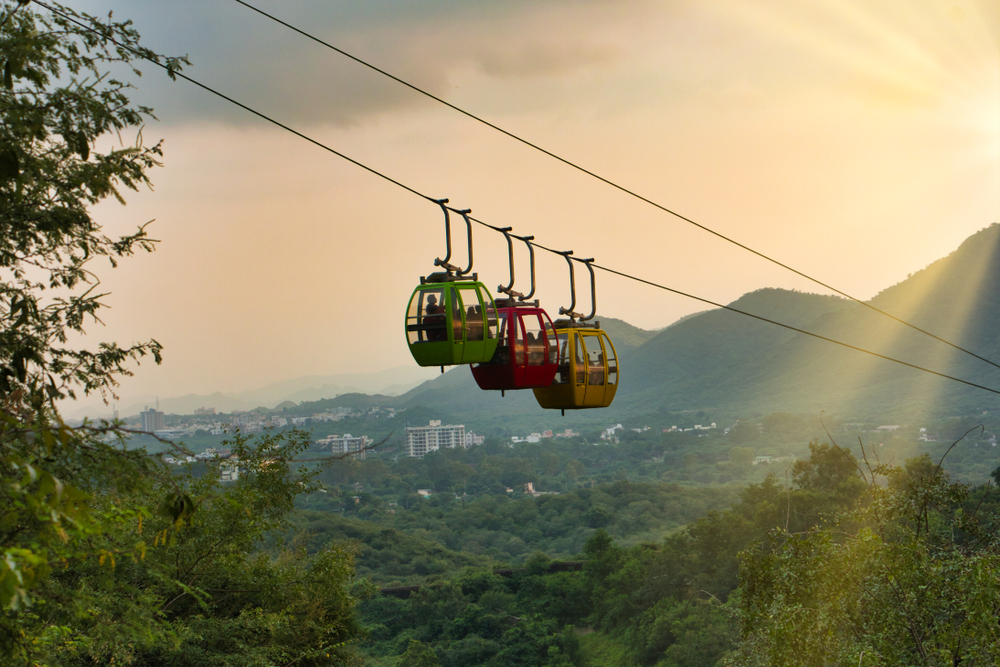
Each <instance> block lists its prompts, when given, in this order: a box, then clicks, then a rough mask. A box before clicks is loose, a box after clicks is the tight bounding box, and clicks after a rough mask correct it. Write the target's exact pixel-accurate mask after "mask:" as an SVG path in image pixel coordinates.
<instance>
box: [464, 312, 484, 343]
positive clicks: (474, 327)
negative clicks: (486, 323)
mask: <svg viewBox="0 0 1000 667" xmlns="http://www.w3.org/2000/svg"><path fill="white" fill-rule="evenodd" d="M476 308H477V306H469V311H468V312H467V313H466V314H465V326H466V329H467V330H468V332H469V337H468V340H482V339H483V315H482V311H480V312H479V314H477V313H476Z"/></svg>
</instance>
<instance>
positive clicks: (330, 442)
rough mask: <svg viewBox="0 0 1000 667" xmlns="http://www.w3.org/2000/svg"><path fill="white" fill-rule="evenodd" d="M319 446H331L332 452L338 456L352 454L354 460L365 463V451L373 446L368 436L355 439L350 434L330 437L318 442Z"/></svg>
mask: <svg viewBox="0 0 1000 667" xmlns="http://www.w3.org/2000/svg"><path fill="white" fill-rule="evenodd" d="M316 442H317V444H320V445H324V446H329V447H330V452H331V453H332V454H334V455H336V454H350V455H351V458H352V459H357V460H359V461H363V460H364V458H365V449H366V448H367V447H368V446H369V445H371V444H372V439H371V438H369V437H368V436H367V435H362V436H360V437H357V438H355V437H354V436H353V435H351V434H350V433H345V434H344V435H330V436H327V437H325V438H321V439H319V440H317V441H316Z"/></svg>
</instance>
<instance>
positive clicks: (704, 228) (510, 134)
mask: <svg viewBox="0 0 1000 667" xmlns="http://www.w3.org/2000/svg"><path fill="white" fill-rule="evenodd" d="M233 1H234V2H236V3H238V4H240V5H243V6H244V7H246V8H247V9H249V10H251V11H254V12H256V13H258V14H260V15H261V16H264V17H266V18H268V19H271V20H272V21H274V22H275V23H278V24H280V25H283V26H285V27H286V28H288V29H289V30H292V31H294V32H297V33H298V34H300V35H302V36H303V37H305V38H307V39H311V40H312V41H314V42H316V43H318V44H321V45H323V46H325V47H327V48H328V49H331V50H333V51H336V52H337V53H339V54H340V55H342V56H344V57H346V58H350V59H351V60H353V61H354V62H356V63H358V64H360V65H363V66H365V67H367V68H369V69H371V70H373V71H375V72H378V73H379V74H382V75H383V76H386V77H388V78H390V79H392V80H393V81H396V82H397V83H400V84H402V85H404V86H406V87H407V88H409V89H411V90H413V91H415V92H417V93H420V94H421V95H424V96H425V97H428V98H430V99H432V100H434V101H435V102H439V103H441V104H443V105H445V106H446V107H448V108H450V109H452V110H454V111H457V112H458V113H460V114H462V115H464V116H467V117H468V118H471V119H472V120H474V121H476V122H479V123H482V124H483V125H486V126H487V127H489V128H491V129H493V130H496V131H497V132H499V133H501V134H503V135H505V136H507V137H509V138H511V139H513V140H515V141H517V142H520V143H522V144H524V145H525V146H528V147H529V148H533V149H534V150H536V151H538V152H540V153H543V154H545V155H547V156H549V157H550V158H552V159H554V160H558V161H559V162H562V163H563V164H565V165H566V166H569V167H572V168H573V169H576V170H577V171H580V172H582V173H584V174H587V175H588V176H590V177H592V178H595V179H597V180H599V181H601V182H602V183H604V184H606V185H610V186H611V187H613V188H615V189H616V190H620V191H621V192H624V193H625V194H627V195H630V196H631V197H634V198H636V199H638V200H639V201H641V202H644V203H646V204H649V205H650V206H653V207H654V208H657V209H659V210H661V211H663V212H664V213H669V214H670V215H672V216H674V217H676V218H678V219H680V220H683V221H684V222H687V223H689V224H691V225H694V226H695V227H697V228H699V229H701V230H702V231H705V232H708V233H709V234H712V235H714V236H717V237H718V238H720V239H722V240H723V241H726V242H728V243H731V244H733V245H735V246H736V247H738V248H741V249H743V250H746V251H747V252H750V253H753V254H754V255H757V256H758V257H760V258H761V259H764V260H767V261H768V262H771V263H772V264H776V265H777V266H780V267H781V268H783V269H785V270H787V271H791V272H792V273H794V274H796V275H797V276H799V277H801V278H805V279H806V280H808V281H810V282H812V283H815V284H816V285H819V286H820V287H823V288H825V289H828V290H830V291H831V292H834V293H836V294H839V295H840V296H842V297H844V298H845V299H849V300H851V301H854V302H855V303H859V304H861V305H862V306H864V307H865V308H868V309H869V310H873V311H875V312H876V313H879V314H880V315H884V316H885V317H888V318H889V319H892V320H895V321H896V322H898V323H900V324H903V325H905V326H908V327H909V328H911V329H913V330H915V331H919V332H920V333H922V334H924V335H926V336H930V337H931V338H933V339H934V340H937V341H939V342H941V343H944V344H945V345H949V346H951V347H953V348H955V349H956V350H959V351H961V352H964V353H965V354H968V355H971V356H973V357H975V358H976V359H979V360H980V361H984V362H986V363H987V364H989V365H991V366H993V367H995V368H998V369H1000V364H998V363H996V362H994V361H991V360H990V359H987V358H986V357H983V356H980V355H978V354H976V353H975V352H972V351H971V350H967V349H966V348H964V347H961V346H959V345H956V344H955V343H952V342H951V341H948V340H945V339H944V338H941V337H940V336H938V335H936V334H933V333H931V332H930V331H927V330H925V329H922V328H920V327H918V326H917V325H915V324H911V323H910V322H907V321H906V320H904V319H902V318H900V317H896V316H895V315H893V314H891V313H888V312H886V311H884V310H882V309H881V308H878V307H876V306H873V305H871V304H870V303H868V302H867V301H863V300H861V299H859V298H857V297H855V296H852V295H850V294H848V293H847V292H844V291H841V290H839V289H837V288H836V287H833V286H832V285H829V284H827V283H825V282H823V281H822V280H819V279H818V278H814V277H812V276H810V275H809V274H807V273H805V272H803V271H799V270H798V269H796V268H793V267H791V266H789V265H788V264H785V263H783V262H781V261H779V260H777V259H774V258H773V257H770V256H768V255H766V254H764V253H763V252H760V251H759V250H754V249H753V248H751V247H750V246H748V245H745V244H743V243H740V242H739V241H737V240H735V239H733V238H732V237H729V236H726V235H725V234H723V233H722V232H717V231H715V230H714V229H712V228H710V227H707V226H706V225H703V224H701V223H699V222H695V221H694V220H692V219H691V218H688V217H687V216H684V215H682V214H680V213H678V212H677V211H674V210H671V209H669V208H667V207H666V206H663V205H662V204H659V203H657V202H655V201H653V200H651V199H649V198H647V197H644V196H643V195H641V194H639V193H637V192H635V191H634V190H630V189H628V188H626V187H625V186H623V185H619V184H618V183H616V182H614V181H612V180H611V179H609V178H605V177H604V176H601V175H600V174H598V173H596V172H594V171H591V170H589V169H587V168H585V167H582V166H580V165H578V164H576V163H575V162H573V161H571V160H568V159H566V158H564V157H561V156H559V155H557V154H556V153H553V152H552V151H549V150H546V149H545V148H542V147H541V146H539V145H538V144H535V143H532V142H531V141H528V140H527V139H524V138H522V137H520V136H518V135H516V134H514V133H513V132H509V131H507V130H505V129H503V128H502V127H500V126H498V125H495V124H494V123H491V122H490V121H488V120H486V119H484V118H482V117H480V116H477V115H475V114H473V113H471V112H469V111H466V110H465V109H462V108H461V107H457V106H455V105H454V104H452V103H451V102H448V101H446V100H444V99H442V98H440V97H438V96H437V95H434V94H433V93H430V92H428V91H426V90H424V89H423V88H420V87H418V86H416V85H414V84H412V83H410V82H408V81H406V80H404V79H401V78H399V77H398V76H395V75H394V74H390V73H389V72H387V71H385V70H383V69H380V68H379V67H376V66H375V65H372V64H371V63H369V62H367V61H365V60H362V59H361V58H359V57H357V56H355V55H352V54H350V53H348V52H347V51H344V50H343V49H340V48H338V47H336V46H334V45H333V44H330V43H329V42H325V41H323V40H322V39H320V38H318V37H315V36H314V35H311V34H309V33H308V32H306V31H304V30H301V29H300V28H297V27H295V26H294V25H292V24H290V23H287V22H285V21H282V20H281V19H279V18H278V17H276V16H273V15H272V14H269V13H267V12H265V11H264V10H262V9H259V8H257V7H254V6H253V5H251V4H249V3H247V2H244V0H233Z"/></svg>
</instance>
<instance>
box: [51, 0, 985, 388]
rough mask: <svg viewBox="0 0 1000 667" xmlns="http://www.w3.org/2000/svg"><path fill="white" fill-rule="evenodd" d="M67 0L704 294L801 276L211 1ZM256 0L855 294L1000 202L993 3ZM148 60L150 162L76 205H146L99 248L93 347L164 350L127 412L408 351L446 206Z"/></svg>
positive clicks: (356, 155) (611, 300) (223, 82)
mask: <svg viewBox="0 0 1000 667" xmlns="http://www.w3.org/2000/svg"><path fill="white" fill-rule="evenodd" d="M71 4H72V5H73V6H74V7H76V8H77V9H80V10H83V11H87V12H88V13H92V14H107V12H108V11H109V10H113V11H114V16H115V18H117V19H122V18H126V17H127V18H131V19H133V21H134V22H135V26H136V28H137V29H138V30H139V32H140V33H141V34H142V35H143V38H144V41H145V43H146V44H147V46H149V47H151V48H153V49H156V50H157V51H160V52H164V53H168V54H185V53H186V54H188V55H189V57H190V59H191V61H192V66H191V67H189V68H187V69H186V70H185V73H186V74H188V75H189V76H191V77H193V78H195V79H198V80H199V81H201V82H203V83H205V84H206V85H209V86H212V87H214V88H217V89H218V90H220V91H222V92H224V93H226V94H227V95H230V96H231V97H234V98H236V99H238V100H240V101H241V102H243V103H245V104H247V105H249V106H251V107H253V108H255V109H257V110H259V111H261V112H263V113H266V114H268V115H270V116H272V117H274V118H275V119H277V120H280V121H281V122H283V123H285V124H287V125H290V126H293V127H294V128H296V129H297V130H299V131H301V132H303V133H304V134H307V135H309V136H310V137H313V138H314V139H316V140H318V141H321V142H323V143H325V144H327V145H329V146H330V147H332V148H335V149H336V150H338V151H341V152H343V153H345V154H347V155H349V156H350V157H352V158H353V159H355V160H358V161H360V162H363V163H365V164H366V165H369V166H370V167H372V168H373V169H376V170H378V171H380V172H383V173H385V174H386V175H388V176H390V177H392V178H394V179H396V180H398V181H401V182H403V183H405V184H407V185H408V186H410V187H412V188H414V189H416V190H418V191H420V192H422V193H425V194H428V195H431V196H434V197H448V198H450V200H451V203H452V204H453V205H455V206H457V207H468V208H471V209H472V210H473V215H474V216H476V217H477V218H480V219H482V220H484V221H486V222H488V223H491V224H494V225H498V226H511V227H513V228H514V232H515V233H517V234H533V235H535V237H536V239H537V240H538V241H539V242H540V243H542V244H544V245H547V246H550V247H555V248H561V249H572V250H574V251H575V254H576V255H577V256H578V257H595V258H596V260H597V262H598V263H599V264H602V265H605V266H608V267H611V268H615V269H618V270H622V271H626V272H629V273H633V274H636V275H638V276H641V277H643V278H646V279H648V280H652V281H655V282H659V283H662V284H665V285H669V286H671V287H675V288H677V289H680V290H684V291H688V292H692V293H694V294H697V295H699V296H703V297H705V298H708V299H712V300H714V301H718V302H723V303H728V302H730V301H732V300H734V299H736V298H738V297H739V296H740V295H742V294H744V293H746V292H749V291H752V290H755V289H759V288H762V287H784V288H788V289H798V290H803V291H821V290H820V288H818V287H817V286H815V285H813V284H811V283H809V282H807V281H805V280H803V279H802V278H799V277H797V276H795V275H793V274H791V273H788V272H786V271H784V270H782V269H779V268H777V267H775V266H773V265H770V264H768V263H766V262H764V261H762V260H761V259H759V258H756V257H754V256H752V255H750V254H749V253H747V252H745V251H742V250H740V249H738V248H735V247H733V246H731V245H728V244H726V243H724V242H722V241H720V240H719V239H717V238H714V237H712V236H711V235H709V234H706V233H705V232H703V231H700V230H698V229H696V228H694V227H692V226H690V225H688V224H687V223H685V222H683V221H680V220H678V219H677V218H674V217H672V216H670V215H667V214H665V213H663V212H661V211H658V210H656V209H654V208H653V207H651V206H649V205H647V204H644V203H642V202H639V201H637V200H635V199H633V198H630V197H628V196H627V195H625V194H623V193H621V192H618V191H616V190H614V189H612V188H610V187H608V186H607V185H604V184H602V183H600V182H598V181H596V180H594V179H593V178H591V177H588V176H586V175H584V174H581V173H579V172H576V171H573V170H572V169H569V168H567V167H566V166H564V165H561V164H559V163H557V162H556V161H554V160H552V159H551V158H549V157H547V156H545V155H542V154H540V153H538V152H535V151H533V150H531V149H529V148H527V147H525V146H523V145H520V144H518V143H516V142H514V141H512V140H510V139H509V138H507V137H504V136H502V135H500V134H498V133H497V132H495V131H493V130H491V129H489V128H487V127H485V126H483V125H480V124H478V123H476V122H474V121H472V120H470V119H468V118H466V117H464V116H462V115H460V114H458V113H456V112H454V111H453V110H450V109H448V108H446V107H444V106H443V105H440V104H437V103H435V102H433V101H430V100H428V99H427V98H424V97H422V96H420V95H418V94H417V93H414V92H413V91H411V90H408V89H407V88H405V87H403V86H401V85H399V84H397V83H394V82H392V81H390V80H388V79H386V78H384V77H382V76H381V75H379V74H377V73H375V72H372V71H370V70H368V69H365V68H364V67H362V66H360V65H358V64H357V63H354V62H351V61H350V60H348V59H346V58H344V57H343V56H341V55H338V54H337V53H335V52H333V51H330V50H328V49H325V48H323V47H322V46H320V45H318V44H316V43H314V42H310V41H308V40H307V39H305V38H303V37H301V36H300V35H297V34H295V33H293V32H291V31H289V30H288V29H287V28H284V27H282V26H280V25H278V24H276V23H273V22H271V21H269V20H267V19H266V18H263V17H261V16H260V15H258V14H255V13H254V12H252V11H250V10H248V9H247V8H245V7H242V6H240V5H239V4H238V3H236V2H234V1H233V0H172V1H171V2H169V3H166V2H159V3H151V2H140V1H137V0H86V1H85V2H77V3H71ZM251 4H255V5H257V6H259V7H261V8H262V9H265V10H266V11H268V12H271V13H273V14H276V15H277V16H278V17H280V18H281V19H283V20H285V21H287V22H289V23H292V24H294V25H296V26H298V27H301V28H302V29H304V30H306V31H308V32H311V33H313V34H315V35H316V36H317V37H320V38H322V39H324V40H326V41H328V42H330V43H332V44H334V45H336V46H338V47H340V48H343V49H345V50H347V51H349V52H351V53H353V54H355V55H356V56H358V57H360V58H363V59H365V60H368V61H369V62H371V63H372V64H374V65H377V66H379V67H381V68H384V69H386V70H388V71H390V72H392V73H394V74H396V75H398V76H400V77H402V78H404V79H406V80H408V81H410V82H412V83H413V84H414V85H417V86H420V87H422V88H425V89H426V90H428V91H430V92H432V93H434V94H435V95H438V96H441V97H443V98H445V99H446V100H448V101H449V102H450V103H452V104H455V105H457V106H459V107H462V108H464V109H466V110H468V111H470V112H472V113H475V114H477V115H479V116H481V117H484V118H486V119H488V120H490V121H491V122H493V123H496V124H497V125H499V126H501V127H503V128H505V129H507V130H508V131H510V132H513V133H515V134H518V135H519V136H522V137H524V138H525V139H527V140H529V141H532V142H534V143H537V144H539V145H541V146H543V147H545V148H546V149H548V150H550V151H552V152H555V153H557V154H559V155H561V156H562V157H565V158H567V159H569V160H572V161H574V162H576V163H578V164H580V165H582V166H584V167H586V168H588V169H591V170H593V171H596V172H598V173H599V174H601V175H603V176H605V177H606V178H609V179H611V180H614V181H616V182H618V183H620V184H622V185H624V186H626V187H628V188H630V189H632V190H634V191H636V192H638V193H640V194H642V195H643V196H645V197H647V198H649V199H652V200H654V201H656V202H658V203H660V204H662V205H664V206H666V207H668V208H671V209H673V210H675V211H677V212H679V213H682V214H683V215H685V216H688V217H690V218H692V219H694V220H696V221H698V222H699V223H701V224H704V225H706V226H708V227H711V228H713V229H715V230H717V231H719V232H721V233H723V234H726V235H728V236H731V237H733V238H735V239H736V240H738V241H740V242H742V243H744V244H746V245H749V246H751V247H753V248H755V249H757V250H759V251H761V252H764V253H766V254H769V255H771V256H773V257H775V258H777V259H779V260H781V261H783V262H785V263H788V264H790V265H792V266H794V267H796V268H799V269H800V270H803V271H805V272H807V273H810V274H812V275H814V276H816V277H817V278H819V279H821V280H824V281H826V282H828V283H830V284H832V285H834V286H836V287H838V288H839V289H842V290H844V291H846V292H848V293H851V294H853V295H855V296H858V297H861V298H870V297H872V296H874V295H875V294H876V293H877V292H878V291H880V290H881V289H884V288H885V287H888V286H889V285H892V284H894V283H896V282H899V281H900V280H903V279H905V278H906V277H907V274H908V273H911V272H913V271H916V270H918V269H920V268H923V267H924V266H926V265H927V264H928V263H930V262H931V261H933V260H935V259H937V258H939V257H941V256H944V255H946V254H948V253H950V252H951V251H953V250H954V249H955V248H956V247H957V246H958V245H959V243H960V242H961V241H962V240H963V239H964V238H966V237H967V236H969V235H970V234H972V233H974V232H975V231H977V230H979V229H981V228H983V227H985V226H987V225H989V224H991V223H993V222H996V221H998V220H1000V3H998V2H996V0H989V1H986V0H983V1H974V0H964V1H956V2H950V1H948V2H946V1H937V0H928V1H927V2H919V3H915V2H912V1H910V0H905V1H904V0H891V1H890V0H760V1H757V2H745V1H744V0H698V1H697V2H694V1H686V0H679V1H666V0H663V1H651V0H617V1H614V2H612V1H601V0H587V1H581V0H573V1H569V0H532V1H520V0H518V1H507V2H497V1H496V0H491V1H489V2H486V1H483V0H463V1H461V2H458V1H455V0H451V1H444V0H435V1H426V2H421V1H411V2H403V1H400V0H394V1H388V0H364V1H363V2H361V1H355V2H346V1H323V2H306V1H305V0H284V1H282V2H278V1H277V0H254V1H253V2H252V3H251ZM143 70H144V76H143V77H142V78H141V79H139V80H138V81H136V86H137V90H136V91H135V94H134V99H135V100H136V101H138V102H140V103H143V104H148V105H150V106H152V107H154V108H155V109H156V114H157V116H158V118H159V122H157V123H152V124H150V125H149V126H147V127H146V128H145V129H144V131H143V133H144V135H145V137H146V138H147V139H154V140H155V139H158V138H161V137H162V138H163V140H164V150H165V159H164V162H165V166H164V167H163V168H162V169H158V170H155V172H154V173H153V174H152V178H153V180H154V183H155V190H154V191H152V192H141V193H131V194H130V195H129V196H128V197H127V199H128V205H127V206H125V207H122V206H120V205H118V204H117V203H106V204H102V205H101V206H99V207H98V208H97V210H96V215H97V217H98V219H99V220H100V221H101V222H103V224H104V225H105V227H106V229H107V230H108V231H109V232H118V231H126V230H128V229H130V228H131V227H134V226H135V225H136V224H141V223H144V222H146V221H147V220H151V219H155V220H156V222H154V223H153V224H152V225H151V227H150V230H151V234H152V236H153V237H155V238H158V239H160V240H161V242H162V243H161V244H160V246H159V249H158V250H157V251H156V252H155V253H154V254H152V255H148V256H145V255H144V256H140V257H137V258H135V259H132V260H129V261H126V262H124V263H123V264H122V265H121V266H120V268H118V269H116V270H111V269H110V268H102V267H92V269H93V270H94V271H95V272H96V273H98V275H99V276H100V277H101V280H102V284H101V289H102V290H106V291H108V292H110V293H111V294H110V296H108V297H107V298H106V299H105V301H106V303H107V304H108V305H109V306H111V309H110V310H108V311H107V312H106V313H105V314H104V316H103V319H104V322H105V326H104V327H100V326H92V327H90V329H89V331H90V336H88V339H87V341H88V344H89V345H93V346H96V344H97V342H98V341H99V340H116V341H118V342H120V343H123V344H126V343H130V342H133V341H139V340H146V339H148V338H155V339H157V340H158V341H160V342H161V343H162V344H163V345H164V347H165V350H164V355H165V361H164V363H163V365H162V366H160V367H156V366H154V365H153V364H152V363H147V364H143V365H142V366H141V367H140V368H139V369H137V373H136V376H135V377H134V378H126V379H125V381H124V382H123V384H122V387H121V390H120V394H121V397H122V402H123V403H124V404H128V403H130V402H135V401H139V400H143V398H144V397H148V396H155V395H159V396H160V397H164V398H165V397H169V396H176V395H181V394H186V393H210V392H214V391H224V392H225V391H239V390H243V389H253V388H256V387H259V386H262V385H264V384H267V383H268V382H272V381H276V380H282V379H286V378H293V377H297V376H302V375H311V374H319V375H325V374H335V373H348V372H350V373H355V372H367V371H377V370H383V369H387V368H391V367H395V366H402V365H410V364H412V363H413V362H412V360H411V359H410V357H409V353H408V352H407V349H406V345H405V340H404V335H403V313H404V309H405V306H406V302H407V300H408V298H409V295H410V292H411V290H412V289H413V286H414V285H415V284H416V283H417V282H418V280H419V276H420V275H424V274H426V273H429V272H430V271H432V270H433V269H434V267H433V260H434V258H435V257H438V256H442V255H443V253H444V230H443V224H442V221H443V218H442V216H441V213H440V211H439V210H438V209H437V208H436V207H435V206H434V205H432V204H429V203H427V202H426V201H423V200H421V199H420V198H418V197H415V196H414V195H413V194H411V193H409V192H406V191H405V190H403V189H401V188H398V187H396V186H395V185H392V184H391V183H388V182H386V181H384V180H382V179H380V178H378V177H376V176H373V175H371V174H370V173H368V172H366V171H364V170H362V169H360V168H358V167H356V166H354V165H352V164H350V163H349V162H346V161H344V160H342V159H340V158H338V157H336V156H334V155H331V154H329V153H326V152H325V151H323V150H321V149H319V148H317V147H315V146H313V145H311V144H309V143H307V142H305V141H303V140H302V139H300V138H297V137H295V136H293V135H291V134H289V133H287V132H285V131H283V130H281V129H278V128H275V127H273V126H269V125H268V124H266V123H265V122H263V121H261V120H259V119H257V118H255V117H253V116H252V115H250V114H248V113H246V112H244V111H241V110H240V109H238V108H235V107H233V106H231V105H229V104H227V103H226V102H224V101H222V100H219V99H217V98H214V97H212V96H211V95H209V94H207V93H205V92H203V91H201V90H199V89H197V88H196V87H194V86H192V85H190V84H188V83H186V82H184V81H177V82H170V81H168V80H167V79H166V77H165V75H163V74H162V73H161V72H160V71H157V70H156V69H155V68H153V67H152V66H149V67H144V68H143ZM125 140H126V141H128V140H129V138H128V137H125ZM475 238H476V246H475V251H476V267H475V268H476V271H477V272H478V273H479V275H480V277H481V279H482V280H483V281H484V282H485V283H486V284H487V285H488V286H490V287H495V286H496V285H498V284H500V283H506V282H507V278H508V274H507V266H506V261H507V260H506V253H507V250H506V244H505V242H504V240H503V237H502V236H501V235H498V234H495V233H493V232H490V231H488V230H484V229H482V228H478V229H477V230H476V237H475ZM456 245H458V247H459V248H462V247H463V246H462V240H461V238H459V239H458V241H457V242H456ZM456 252H457V253H458V257H459V260H462V259H464V256H465V255H464V251H462V250H458V251H456ZM517 257H518V260H519V261H520V262H521V263H519V265H518V278H519V279H524V280H526V279H527V260H526V253H523V252H522V251H520V249H519V254H518V255H517ZM538 263H539V264H538V296H539V297H540V299H541V300H542V305H543V306H546V307H548V308H550V310H551V311H556V310H558V306H560V305H568V300H569V294H568V292H569V290H568V280H567V275H566V268H565V262H564V261H563V260H562V259H561V258H558V257H555V256H552V255H548V254H540V255H539V257H538ZM583 275H585V274H581V273H578V278H582V276H583ZM516 287H524V288H525V291H526V288H527V283H526V282H521V281H520V280H519V282H518V284H517V286H516ZM581 298H583V296H582V295H581ZM579 303H580V302H579V301H578V304H579ZM582 305H583V308H586V310H588V311H589V300H588V299H586V298H583V304H582ZM704 308H705V307H704V306H703V305H701V304H699V303H697V302H693V301H690V300H686V299H684V298H682V297H679V296H676V295H671V294H668V293H665V292H661V291H658V290H654V289H651V288H648V287H644V286H642V285H640V284H637V283H634V282H630V281H626V280H623V279H620V278H616V277H612V276H609V275H607V274H600V273H599V274H598V312H599V314H601V315H604V316H611V317H616V318H620V319H623V320H626V321H628V322H630V323H632V324H634V325H637V326H640V327H643V328H647V329H652V328H659V327H663V326H666V325H668V324H670V323H671V322H673V321H675V320H676V319H677V318H679V317H681V316H684V315H686V314H689V313H692V312H696V311H699V310H704ZM578 310H580V308H578ZM436 372H437V370H436V369H428V377H432V376H433V375H434V374H435V373H436ZM624 381H627V378H626V377H625V376H624V374H623V382H624Z"/></svg>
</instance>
